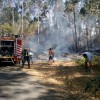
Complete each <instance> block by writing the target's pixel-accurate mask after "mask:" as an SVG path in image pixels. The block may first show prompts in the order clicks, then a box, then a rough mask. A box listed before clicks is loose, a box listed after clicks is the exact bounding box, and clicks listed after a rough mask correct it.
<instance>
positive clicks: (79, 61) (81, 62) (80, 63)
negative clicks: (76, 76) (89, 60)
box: [75, 58, 85, 66]
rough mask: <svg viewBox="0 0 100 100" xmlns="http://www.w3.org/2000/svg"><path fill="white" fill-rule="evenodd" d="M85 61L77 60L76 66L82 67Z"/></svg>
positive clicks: (82, 59)
mask: <svg viewBox="0 0 100 100" xmlns="http://www.w3.org/2000/svg"><path fill="white" fill-rule="evenodd" d="M84 61H85V59H84V58H81V59H76V60H75V63H76V65H78V66H82V65H83V64H84Z"/></svg>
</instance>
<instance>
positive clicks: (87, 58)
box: [83, 52, 93, 72]
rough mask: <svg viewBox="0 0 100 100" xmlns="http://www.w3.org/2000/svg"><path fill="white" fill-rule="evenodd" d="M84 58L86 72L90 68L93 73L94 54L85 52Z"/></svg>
mask: <svg viewBox="0 0 100 100" xmlns="http://www.w3.org/2000/svg"><path fill="white" fill-rule="evenodd" d="M83 57H84V58H85V67H86V70H87V69H88V66H89V67H90V70H91V72H93V71H92V60H93V54H92V53H90V52H84V53H83Z"/></svg>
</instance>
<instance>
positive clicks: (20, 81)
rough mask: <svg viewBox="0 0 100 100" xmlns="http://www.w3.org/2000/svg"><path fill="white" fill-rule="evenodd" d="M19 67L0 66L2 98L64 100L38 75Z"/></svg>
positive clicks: (0, 95)
mask: <svg viewBox="0 0 100 100" xmlns="http://www.w3.org/2000/svg"><path fill="white" fill-rule="evenodd" d="M30 70H31V69H24V71H23V70H21V69H20V68H19V67H15V66H12V67H11V66H10V67H9V66H8V67H2V68H0V100H62V98H61V97H59V96H58V95H57V93H56V91H53V90H51V89H50V88H49V87H47V86H45V85H44V83H43V82H42V81H41V80H39V79H38V78H37V77H36V76H33V75H30V74H28V73H26V72H25V71H30Z"/></svg>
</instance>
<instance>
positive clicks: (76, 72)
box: [23, 61, 100, 100]
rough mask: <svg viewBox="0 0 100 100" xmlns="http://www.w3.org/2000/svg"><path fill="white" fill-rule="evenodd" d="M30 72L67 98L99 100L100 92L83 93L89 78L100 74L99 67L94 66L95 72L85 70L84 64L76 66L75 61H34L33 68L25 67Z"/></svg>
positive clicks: (71, 99)
mask: <svg viewBox="0 0 100 100" xmlns="http://www.w3.org/2000/svg"><path fill="white" fill-rule="evenodd" d="M23 70H24V71H26V72H27V73H28V74H31V75H34V76H36V77H37V78H38V79H41V80H42V81H43V83H44V84H45V85H46V86H48V87H50V88H51V89H52V90H55V91H57V92H58V93H59V94H60V95H61V96H63V97H64V98H65V100H74V99H75V100H99V98H100V97H99V95H100V94H99V93H97V97H96V98H95V97H94V95H93V94H91V93H90V92H87V93H86V94H84V93H83V90H84V88H85V86H86V83H87V82H88V80H90V79H93V78H95V77H96V76H98V74H99V70H100V68H99V69H96V68H93V70H94V73H91V72H90V71H87V72H86V71H85V70H84V66H76V65H75V62H74V61H67V62H66V61H56V62H54V63H53V64H52V65H50V64H49V63H47V62H43V63H39V62H37V63H36V62H34V64H33V65H31V69H29V70H27V69H23Z"/></svg>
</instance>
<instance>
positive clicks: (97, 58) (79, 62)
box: [75, 55, 100, 66]
mask: <svg viewBox="0 0 100 100" xmlns="http://www.w3.org/2000/svg"><path fill="white" fill-rule="evenodd" d="M75 62H76V64H77V65H78V66H82V65H83V64H84V62H85V59H84V58H81V59H76V60H75ZM93 65H94V66H100V56H96V55H95V56H94V58H93Z"/></svg>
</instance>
